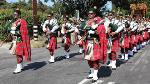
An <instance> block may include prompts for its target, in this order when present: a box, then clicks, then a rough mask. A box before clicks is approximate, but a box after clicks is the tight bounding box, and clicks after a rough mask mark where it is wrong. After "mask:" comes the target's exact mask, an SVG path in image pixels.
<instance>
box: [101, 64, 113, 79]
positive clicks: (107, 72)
mask: <svg viewBox="0 0 150 84" xmlns="http://www.w3.org/2000/svg"><path fill="white" fill-rule="evenodd" d="M111 73H112V70H111V68H110V67H108V66H101V68H100V69H99V70H98V78H103V77H109V76H110V75H111Z"/></svg>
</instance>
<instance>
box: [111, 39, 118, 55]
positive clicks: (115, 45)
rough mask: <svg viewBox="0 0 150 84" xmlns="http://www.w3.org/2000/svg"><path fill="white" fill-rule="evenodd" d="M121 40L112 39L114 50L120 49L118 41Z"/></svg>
mask: <svg viewBox="0 0 150 84" xmlns="http://www.w3.org/2000/svg"><path fill="white" fill-rule="evenodd" d="M118 42H119V41H118V39H114V40H112V51H113V52H117V51H118V50H119V49H118V48H119V46H118V45H119V43H118Z"/></svg>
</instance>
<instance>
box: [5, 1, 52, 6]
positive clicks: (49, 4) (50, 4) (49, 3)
mask: <svg viewBox="0 0 150 84" xmlns="http://www.w3.org/2000/svg"><path fill="white" fill-rule="evenodd" d="M6 1H7V2H8V3H13V2H18V1H19V0H6ZM26 1H28V0H26ZM37 1H38V0H37ZM40 1H42V2H43V3H44V0H40ZM44 4H46V5H48V6H52V5H53V3H52V2H51V0H49V1H48V3H44Z"/></svg>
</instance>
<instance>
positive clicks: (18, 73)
mask: <svg viewBox="0 0 150 84" xmlns="http://www.w3.org/2000/svg"><path fill="white" fill-rule="evenodd" d="M21 72H22V71H20V72H13V74H19V73H21Z"/></svg>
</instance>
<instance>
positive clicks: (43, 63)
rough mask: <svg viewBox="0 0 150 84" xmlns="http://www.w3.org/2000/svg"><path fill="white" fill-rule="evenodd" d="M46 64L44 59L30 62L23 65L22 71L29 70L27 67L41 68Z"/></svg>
mask: <svg viewBox="0 0 150 84" xmlns="http://www.w3.org/2000/svg"><path fill="white" fill-rule="evenodd" d="M46 64H47V63H46V62H45V61H42V62H34V63H30V64H27V65H26V66H24V69H23V71H25V70H29V69H33V70H37V69H40V68H42V67H43V66H45V65H46Z"/></svg>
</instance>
